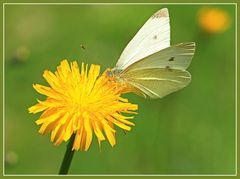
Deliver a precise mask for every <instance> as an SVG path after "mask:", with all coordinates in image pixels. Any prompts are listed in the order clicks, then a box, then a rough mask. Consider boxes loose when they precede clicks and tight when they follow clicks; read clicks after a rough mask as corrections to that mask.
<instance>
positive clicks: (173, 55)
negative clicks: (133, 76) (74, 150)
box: [125, 42, 195, 72]
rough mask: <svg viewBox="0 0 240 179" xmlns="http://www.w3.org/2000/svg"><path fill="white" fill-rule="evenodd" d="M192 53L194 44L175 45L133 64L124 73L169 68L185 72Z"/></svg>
mask: <svg viewBox="0 0 240 179" xmlns="http://www.w3.org/2000/svg"><path fill="white" fill-rule="evenodd" d="M194 51H195V43H194V42H186V43H181V44H177V45H174V46H171V47H168V48H166V49H163V50H161V51H159V52H157V53H154V54H151V55H149V56H148V57H145V58H143V59H141V60H139V61H137V62H135V63H134V64H132V65H130V66H129V67H128V68H127V69H125V72H127V71H129V70H131V71H132V70H138V69H146V68H147V69H151V68H171V69H179V70H185V69H187V67H188V66H189V65H190V63H191V61H192V57H193V55H194Z"/></svg>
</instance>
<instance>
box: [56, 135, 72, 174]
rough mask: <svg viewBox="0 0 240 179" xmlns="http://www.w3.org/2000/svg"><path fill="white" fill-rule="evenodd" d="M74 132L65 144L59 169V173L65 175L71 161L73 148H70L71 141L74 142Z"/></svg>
mask: <svg viewBox="0 0 240 179" xmlns="http://www.w3.org/2000/svg"><path fill="white" fill-rule="evenodd" d="M74 138H75V134H73V135H72V136H71V138H70V140H69V143H68V145H67V150H66V152H65V155H64V158H63V161H62V165H61V168H60V171H59V175H66V174H67V173H68V170H69V167H70V165H71V162H72V158H73V154H74V151H75V150H72V146H73V142H74Z"/></svg>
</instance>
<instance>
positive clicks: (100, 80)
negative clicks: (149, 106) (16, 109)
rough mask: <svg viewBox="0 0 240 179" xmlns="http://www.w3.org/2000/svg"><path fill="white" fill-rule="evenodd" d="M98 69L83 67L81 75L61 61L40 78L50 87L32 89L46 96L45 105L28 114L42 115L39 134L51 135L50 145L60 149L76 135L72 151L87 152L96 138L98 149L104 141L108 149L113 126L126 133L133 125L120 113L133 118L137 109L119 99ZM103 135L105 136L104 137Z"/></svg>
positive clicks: (118, 92)
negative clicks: (55, 68) (52, 143)
mask: <svg viewBox="0 0 240 179" xmlns="http://www.w3.org/2000/svg"><path fill="white" fill-rule="evenodd" d="M99 73H100V66H99V65H91V66H90V69H89V71H88V66H87V65H86V67H85V66H84V64H82V68H81V71H80V69H79V67H78V64H77V62H76V61H74V62H72V63H71V64H70V65H69V63H68V61H67V60H63V61H62V62H61V64H60V66H58V67H57V71H56V72H55V73H52V72H51V71H48V70H46V71H44V74H43V77H44V78H45V79H46V81H47V82H48V83H49V85H50V86H49V87H47V86H42V85H39V84H35V85H33V88H34V89H35V90H36V91H37V92H38V93H41V94H43V95H46V96H47V99H46V100H45V101H40V100H38V103H37V104H36V105H34V106H32V107H30V108H29V109H28V110H29V112H30V113H34V114H35V113H38V112H42V111H44V112H43V113H42V114H41V116H40V118H39V119H38V120H37V121H36V123H37V124H38V125H41V127H40V129H39V133H41V134H46V133H48V132H51V141H53V142H54V143H55V145H59V144H60V143H61V142H62V141H68V140H69V138H70V137H71V136H72V135H73V134H75V138H74V143H73V146H72V150H79V149H80V150H84V151H87V150H88V148H89V146H90V144H91V142H92V138H93V133H95V135H96V136H97V139H98V142H99V145H100V143H101V141H103V140H105V136H106V137H107V139H108V141H109V143H110V144H111V146H114V145H115V144H116V140H115V133H116V130H115V129H114V125H117V126H118V127H120V128H122V129H124V130H126V131H129V130H130V129H131V127H130V126H133V125H134V123H132V122H130V121H129V119H132V118H133V117H132V116H131V117H127V116H124V115H123V113H126V114H127V113H128V114H135V112H133V111H134V110H137V108H138V106H137V105H135V104H131V103H129V102H128V100H127V99H124V98H122V97H120V95H121V91H123V89H121V87H119V86H116V85H115V84H114V83H111V82H110V80H109V79H108V77H107V76H106V72H104V73H103V74H102V75H99ZM103 131H104V133H105V135H104V134H103Z"/></svg>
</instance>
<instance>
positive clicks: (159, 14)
mask: <svg viewBox="0 0 240 179" xmlns="http://www.w3.org/2000/svg"><path fill="white" fill-rule="evenodd" d="M160 17H169V13H168V9H167V8H162V9H160V10H159V11H157V12H156V13H155V14H153V16H152V18H160Z"/></svg>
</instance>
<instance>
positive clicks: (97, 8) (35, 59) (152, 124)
mask: <svg viewBox="0 0 240 179" xmlns="http://www.w3.org/2000/svg"><path fill="white" fill-rule="evenodd" d="M208 6H209V5H208ZM163 7H167V8H168V9H169V12H170V24H171V44H177V43H180V42H187V41H195V42H196V54H195V56H194V58H193V61H192V64H191V66H190V68H189V69H188V71H190V72H191V74H192V82H191V83H190V85H189V86H188V87H186V88H184V89H183V90H181V91H178V92H176V93H173V94H171V95H169V96H167V97H165V98H163V99H159V100H145V99H143V98H141V97H138V96H136V95H134V94H127V95H124V96H125V97H127V98H129V100H130V101H131V102H132V103H135V104H138V105H139V110H138V112H139V114H138V115H137V116H136V117H135V119H134V121H135V124H136V126H135V127H133V128H132V131H130V132H129V133H127V135H124V133H123V132H122V131H121V130H118V132H117V136H116V138H117V145H116V146H115V147H114V148H112V147H111V146H110V144H109V143H108V142H107V141H105V142H103V143H102V150H101V151H99V147H98V143H97V140H96V137H95V136H94V140H93V142H92V145H91V147H90V149H89V151H88V152H80V151H79V152H76V153H75V156H74V159H73V162H72V165H71V168H70V171H69V173H70V174H233V173H235V110H234V108H235V105H234V104H235V97H234V93H235V90H234V89H235V83H234V82H235V35H234V34H235V24H234V22H235V17H234V14H235V7H234V5H214V7H217V8H220V9H222V10H224V11H226V12H227V13H228V14H229V16H230V20H231V25H230V27H229V28H228V29H227V30H226V31H225V32H223V33H216V34H211V35H206V34H204V33H202V31H201V28H200V26H199V25H198V21H197V13H198V11H199V10H200V9H201V8H202V7H205V6H204V5H6V6H5V59H4V60H5V160H6V162H5V174H57V173H58V170H59V167H60V164H61V162H62V158H63V155H64V152H65V147H66V144H65V143H62V144H61V145H60V146H59V147H55V146H54V145H53V144H52V143H51V142H50V136H49V135H47V136H41V135H40V134H38V129H39V126H37V125H36V124H35V120H36V119H37V118H38V117H39V115H32V114H28V111H27V108H28V107H30V106H32V105H33V104H35V103H36V98H39V99H42V100H43V99H45V97H44V96H41V95H39V94H37V92H35V91H34V89H33V88H32V84H33V83H39V84H44V85H47V83H46V82H45V81H44V79H43V77H42V73H43V71H44V70H45V69H50V70H52V71H55V69H56V67H57V65H59V63H60V61H61V60H62V59H64V58H67V59H68V60H70V61H72V60H77V61H78V63H79V64H80V63H81V62H85V63H88V64H93V63H94V64H100V65H101V70H102V71H103V70H105V69H106V68H107V67H113V66H114V65H115V63H116V61H117V59H118V57H119V56H120V54H121V52H122V50H123V48H124V47H125V46H126V45H127V43H128V42H129V41H130V40H131V38H132V37H133V36H134V34H135V33H136V32H137V31H138V29H139V28H140V27H141V26H142V25H143V23H144V22H145V21H146V20H147V19H148V18H149V17H150V16H151V15H152V14H153V13H154V12H156V11H157V10H159V9H160V8H163ZM81 44H83V45H84V46H85V48H86V49H85V50H83V49H81V47H80V45H81Z"/></svg>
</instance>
